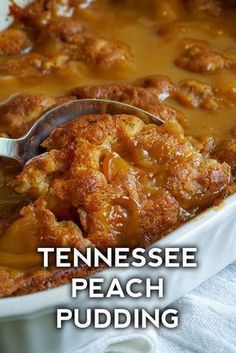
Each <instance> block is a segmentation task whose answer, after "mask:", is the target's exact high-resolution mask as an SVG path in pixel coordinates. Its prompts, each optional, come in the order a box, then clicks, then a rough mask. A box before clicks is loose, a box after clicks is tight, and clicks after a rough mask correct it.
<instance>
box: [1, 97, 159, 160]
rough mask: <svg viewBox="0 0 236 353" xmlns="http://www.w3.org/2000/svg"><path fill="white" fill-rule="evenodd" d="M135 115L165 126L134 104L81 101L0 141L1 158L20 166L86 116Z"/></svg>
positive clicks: (63, 106) (56, 111)
mask: <svg viewBox="0 0 236 353" xmlns="http://www.w3.org/2000/svg"><path fill="white" fill-rule="evenodd" d="M104 113H108V114H132V115H136V116H138V117H139V118H141V119H143V120H144V121H145V122H147V123H150V122H152V123H155V124H162V123H163V121H162V120H161V119H160V118H159V117H156V116H155V115H153V114H150V113H148V112H146V111H144V110H142V109H139V108H136V107H134V106H132V105H129V104H125V103H120V102H116V101H111V100H105V99H81V100H76V101H71V102H69V103H66V104H63V105H60V106H57V107H56V108H53V109H51V110H49V111H48V112H46V113H45V114H44V115H42V116H41V118H39V119H38V120H36V121H35V123H34V125H33V126H32V127H31V128H30V130H29V131H28V132H27V134H25V135H24V136H22V137H20V138H18V139H10V138H0V157H7V158H11V159H14V160H15V161H17V162H18V163H20V164H21V166H24V164H25V163H26V162H27V161H28V160H29V159H31V158H33V157H35V156H36V155H38V154H40V144H41V143H42V142H43V141H44V140H45V139H46V138H47V137H48V135H49V134H50V132H51V131H52V130H53V129H55V128H56V127H58V126H59V125H61V124H64V123H66V122H69V121H71V120H73V119H75V118H78V117H79V116H83V115H87V114H104Z"/></svg>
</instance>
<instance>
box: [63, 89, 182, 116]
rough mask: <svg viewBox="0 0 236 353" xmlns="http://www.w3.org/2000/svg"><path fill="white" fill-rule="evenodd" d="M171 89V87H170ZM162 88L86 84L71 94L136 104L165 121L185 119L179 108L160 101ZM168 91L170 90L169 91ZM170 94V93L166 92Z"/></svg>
mask: <svg viewBox="0 0 236 353" xmlns="http://www.w3.org/2000/svg"><path fill="white" fill-rule="evenodd" d="M168 90H169V88H168ZM161 92H162V93H163V92H164V93H163V95H164V94H165V92H166V87H165V86H164V87H163V89H162V90H161ZM161 92H160V88H155V87H146V88H144V87H139V86H135V85H129V84H114V85H103V86H85V87H77V88H74V89H73V90H72V91H71V92H70V94H72V95H74V96H76V97H77V98H78V99H83V98H98V99H99V98H100V99H111V100H115V101H119V102H123V103H127V104H131V105H134V106H136V107H138V108H141V109H144V110H147V111H149V112H150V113H153V114H155V115H157V116H159V117H160V118H161V119H163V120H164V121H176V120H177V121H180V122H183V121H184V117H183V115H182V114H181V113H179V112H178V111H177V110H175V109H173V108H171V107H170V106H167V105H165V104H163V103H160V102H159V99H158V97H159V96H160V95H161V94H162V93H161ZM167 92H168V91H167ZM166 94H168V93H166Z"/></svg>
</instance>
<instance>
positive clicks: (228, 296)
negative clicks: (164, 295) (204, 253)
mask: <svg viewBox="0 0 236 353" xmlns="http://www.w3.org/2000/svg"><path fill="white" fill-rule="evenodd" d="M171 307H173V308H176V309H177V310H178V311H179V319H180V320H179V321H180V322H179V327H178V328H175V329H166V328H163V327H162V328H160V329H159V330H157V329H155V328H154V327H152V326H150V327H149V328H148V329H146V330H134V329H129V330H108V331H100V332H99V335H98V338H96V339H94V340H92V337H89V340H90V343H89V344H87V345H85V346H84V347H83V348H80V349H77V350H73V352H70V353H236V261H235V262H234V263H232V264H231V265H230V266H228V267H227V268H226V269H224V270H223V271H221V272H220V273H218V274H217V275H215V276H214V277H212V278H211V279H209V280H208V281H206V282H205V283H203V284H202V285H201V286H199V287H198V288H196V289H194V290H193V291H191V292H190V293H189V294H187V295H185V296H184V297H183V298H181V299H179V300H178V301H176V302H175V303H174V304H172V305H171ZM106 332H107V333H106Z"/></svg>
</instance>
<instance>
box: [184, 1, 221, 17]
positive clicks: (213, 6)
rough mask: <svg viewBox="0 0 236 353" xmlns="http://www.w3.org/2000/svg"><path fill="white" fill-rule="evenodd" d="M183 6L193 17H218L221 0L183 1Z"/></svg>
mask: <svg viewBox="0 0 236 353" xmlns="http://www.w3.org/2000/svg"><path fill="white" fill-rule="evenodd" d="M183 2H184V5H185V7H186V9H187V11H189V12H190V13H191V14H193V15H205V16H206V15H207V16H218V15H219V14H220V13H221V11H222V5H223V1H221V0H183Z"/></svg>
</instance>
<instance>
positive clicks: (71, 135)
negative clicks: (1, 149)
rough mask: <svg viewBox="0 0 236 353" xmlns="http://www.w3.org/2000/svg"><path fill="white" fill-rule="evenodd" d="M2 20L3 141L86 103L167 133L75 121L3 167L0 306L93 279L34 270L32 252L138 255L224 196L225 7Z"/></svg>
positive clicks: (110, 118)
mask: <svg viewBox="0 0 236 353" xmlns="http://www.w3.org/2000/svg"><path fill="white" fill-rule="evenodd" d="M11 12H12V15H13V16H14V19H15V20H14V22H13V24H12V25H11V27H9V28H8V29H5V30H4V31H2V32H0V84H1V88H2V89H1V92H0V99H1V102H2V103H1V105H0V136H1V137H10V138H17V137H20V136H22V135H24V134H25V133H26V132H27V131H28V129H29V128H30V127H31V125H32V123H33V122H34V121H35V119H37V118H39V117H40V116H41V115H42V114H43V113H44V112H46V111H47V110H49V109H51V108H53V107H56V106H58V105H61V104H63V103H66V102H70V101H72V100H75V99H83V98H103V99H111V100H115V101H119V102H124V103H128V104H131V105H134V106H136V107H139V108H142V109H144V110H147V111H149V112H151V113H153V114H155V115H156V116H158V117H160V118H161V119H162V120H163V121H165V123H164V124H162V125H155V124H153V123H147V122H144V121H143V120H141V119H140V118H139V117H137V116H134V115H125V114H114V115H109V114H100V115H95V114H94V115H86V116H82V117H78V118H76V119H75V120H73V121H72V122H70V123H67V124H64V125H62V126H59V127H58V128H56V129H55V130H53V131H52V132H51V134H50V135H49V136H48V138H47V139H46V140H45V141H44V142H43V144H42V154H40V155H38V156H36V157H35V158H33V159H32V160H30V161H29V162H28V163H27V164H26V165H25V166H24V168H23V169H22V170H19V169H18V168H17V167H16V166H15V165H13V164H11V163H10V162H9V161H7V160H6V159H2V160H0V168H1V169H0V198H1V199H0V210H1V213H0V297H4V296H10V295H20V294H26V293H32V292H35V291H39V290H42V289H46V288H51V287H55V286H58V285H60V284H63V283H66V282H68V280H69V279H71V278H72V277H75V276H87V275H89V274H91V273H93V272H95V269H93V268H88V267H86V266H85V265H81V267H78V268H70V269H56V268H55V267H54V266H53V264H52V265H51V266H50V267H49V269H47V270H46V269H43V268H42V259H41V256H40V255H39V254H38V253H37V247H39V246H44V247H47V246H49V247H71V248H73V247H74V248H77V249H79V250H80V251H81V252H83V251H85V249H87V248H88V247H96V248H98V249H99V250H101V251H105V250H106V249H107V248H108V247H123V246H126V247H129V248H134V247H136V246H142V247H147V246H149V245H151V244H152V243H154V242H155V241H156V240H158V239H160V238H161V237H163V236H164V235H166V234H167V233H169V232H170V231H172V230H174V229H175V228H177V227H178V226H180V225H181V224H183V223H185V222H186V221H188V220H189V219H191V218H193V217H194V216H195V215H197V214H198V213H199V212H201V211H203V210H205V209H207V208H209V207H211V206H214V205H216V204H219V202H220V201H222V199H224V198H225V197H226V196H228V195H229V194H230V193H233V192H234V191H235V189H236V188H235V175H236V114H235V107H236V42H235V40H236V39H235V38H236V29H235V21H236V6H235V2H234V1H230V0H229V1H223V0H222V1H220V0H210V1H206V0H191V1H188V0H167V1H159V0H146V1H140V2H139V1H133V0H122V1H113V0H99V1H96V0H94V1H85V0H84V1H83V0H78V1H75V0H68V1H63V0H61V1H60V0H38V1H37V0H36V1H34V2H33V3H32V4H31V5H29V6H28V7H26V8H25V9H22V8H20V7H18V6H17V5H12V7H11ZM226 17H227V19H228V20H227V21H225V18H226Z"/></svg>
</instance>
